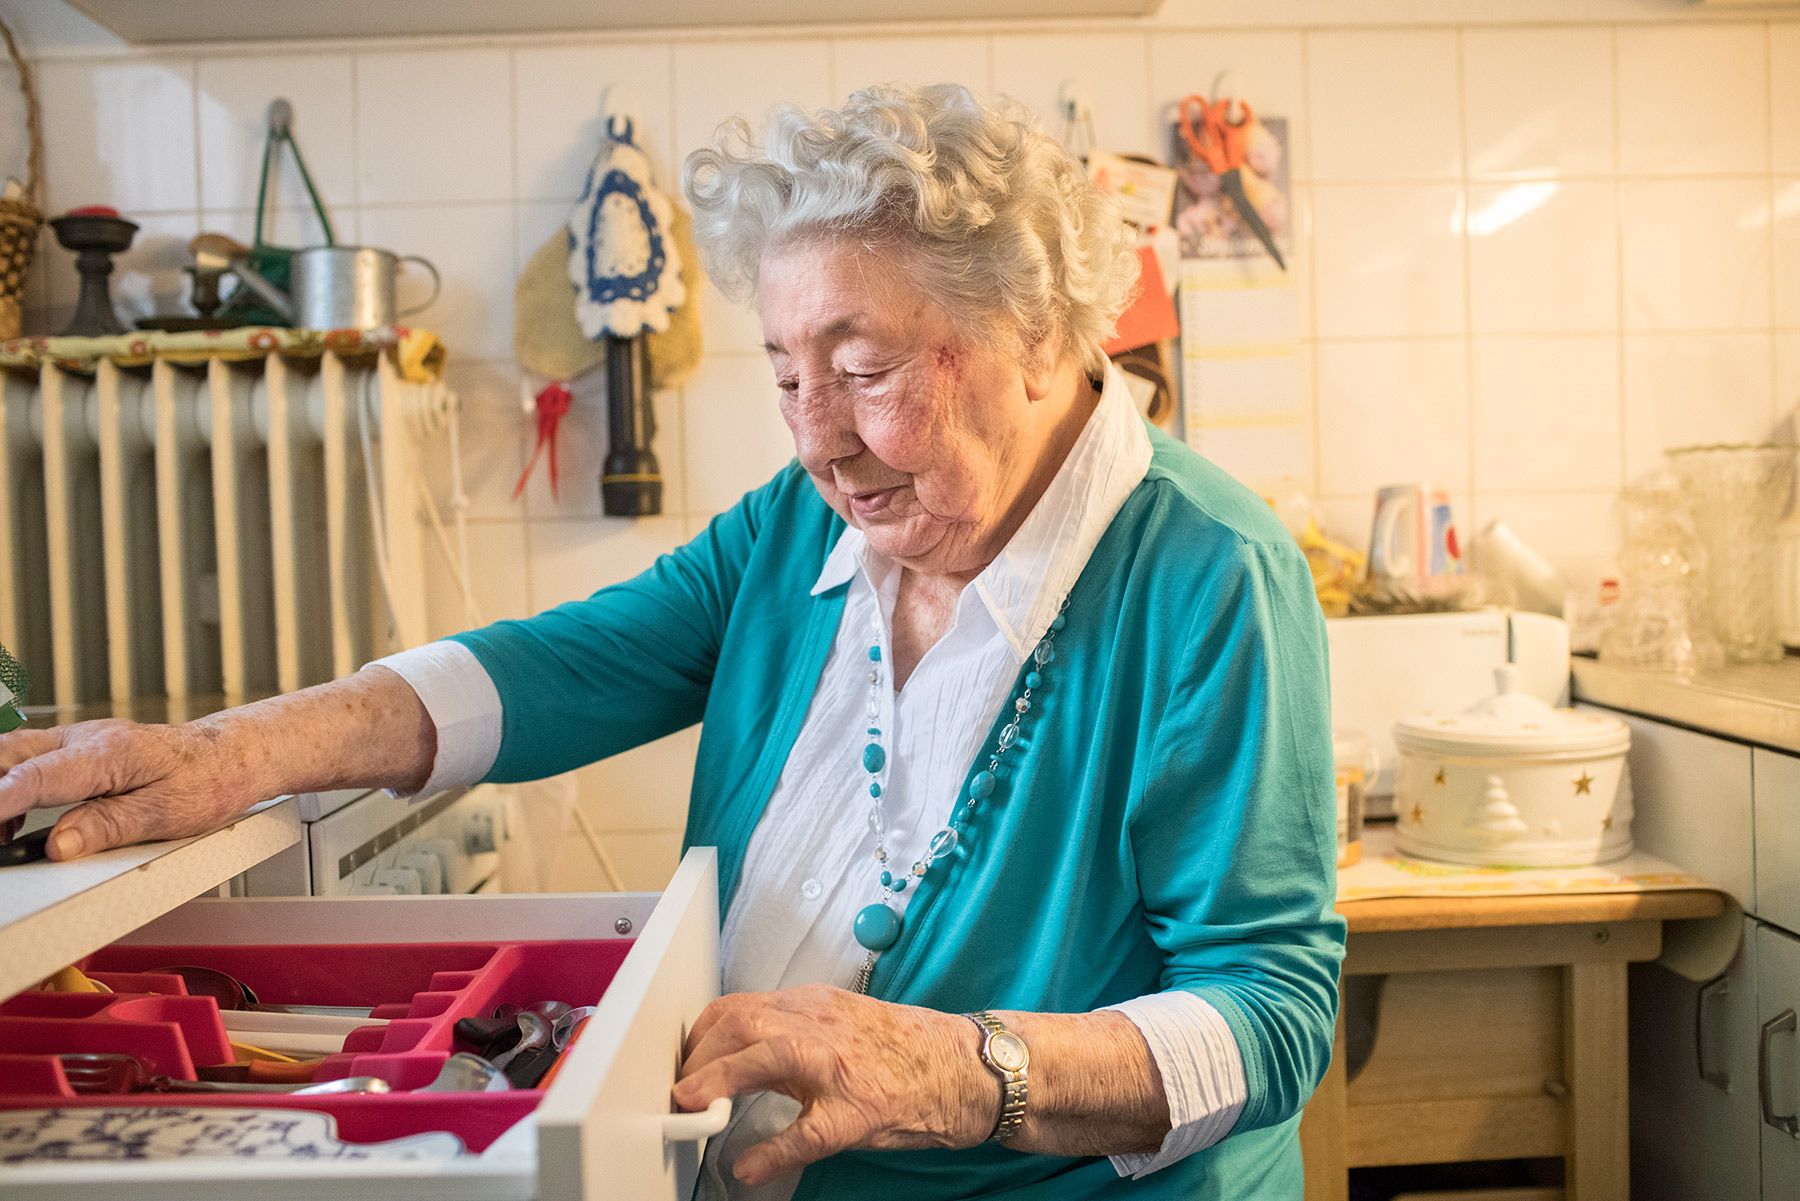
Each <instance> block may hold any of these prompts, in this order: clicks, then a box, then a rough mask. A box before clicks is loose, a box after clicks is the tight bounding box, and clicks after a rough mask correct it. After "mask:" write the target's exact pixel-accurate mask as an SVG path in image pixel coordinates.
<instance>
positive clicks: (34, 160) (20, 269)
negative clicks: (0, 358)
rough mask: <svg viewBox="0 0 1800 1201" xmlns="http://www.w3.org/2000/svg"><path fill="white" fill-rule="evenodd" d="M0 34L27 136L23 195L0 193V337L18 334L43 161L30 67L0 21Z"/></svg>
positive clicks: (38, 218) (39, 217)
mask: <svg viewBox="0 0 1800 1201" xmlns="http://www.w3.org/2000/svg"><path fill="white" fill-rule="evenodd" d="M0 38H4V39H5V41H6V52H7V54H9V55H10V56H11V57H12V61H13V66H14V67H15V68H17V69H18V72H19V91H20V92H21V93H22V94H23V95H24V97H25V124H26V128H27V133H28V136H29V137H30V149H29V151H28V155H27V158H26V176H27V178H26V181H25V195H24V196H23V197H22V198H20V199H17V200H11V199H8V198H6V197H4V196H0V340H4V339H7V338H16V337H18V336H19V331H20V322H21V320H22V313H21V310H20V304H19V301H20V298H21V297H22V296H23V295H24V293H25V276H26V274H27V273H28V272H29V271H30V270H31V256H32V255H33V254H34V253H35V252H36V251H37V238H38V226H40V225H42V224H43V223H44V213H43V210H42V209H40V208H39V207H38V203H39V200H40V198H39V195H38V188H39V187H40V184H41V180H42V176H43V165H44V134H43V121H42V118H41V116H40V114H39V111H38V98H37V85H36V84H35V83H34V82H33V81H32V78H31V68H30V66H29V65H27V64H26V62H25V57H24V55H22V54H20V53H19V44H18V43H17V42H15V41H13V33H12V30H10V29H8V28H7V27H6V23H5V22H4V21H0Z"/></svg>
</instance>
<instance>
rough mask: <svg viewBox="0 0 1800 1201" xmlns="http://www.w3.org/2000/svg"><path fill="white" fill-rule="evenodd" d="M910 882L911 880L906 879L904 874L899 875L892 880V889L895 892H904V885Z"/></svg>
mask: <svg viewBox="0 0 1800 1201" xmlns="http://www.w3.org/2000/svg"><path fill="white" fill-rule="evenodd" d="M911 883H912V881H911V880H908V879H907V878H906V877H905V876H901V877H900V878H899V879H898V880H895V881H894V891H895V892H905V891H906V886H907V885H908V884H911Z"/></svg>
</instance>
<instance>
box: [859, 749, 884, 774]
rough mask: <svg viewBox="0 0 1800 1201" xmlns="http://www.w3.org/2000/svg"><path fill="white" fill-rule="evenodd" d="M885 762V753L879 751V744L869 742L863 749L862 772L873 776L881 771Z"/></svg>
mask: <svg viewBox="0 0 1800 1201" xmlns="http://www.w3.org/2000/svg"><path fill="white" fill-rule="evenodd" d="M886 762H887V752H886V751H884V750H882V749H881V744H880V743H879V742H871V743H870V744H869V745H868V746H865V747H864V748H863V770H864V771H866V772H868V773H870V774H871V775H873V774H874V773H875V772H878V771H880V770H881V765H882V764H884V763H886Z"/></svg>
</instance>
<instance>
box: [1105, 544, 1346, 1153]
mask: <svg viewBox="0 0 1800 1201" xmlns="http://www.w3.org/2000/svg"><path fill="white" fill-rule="evenodd" d="M1194 600H1195V601H1196V602H1197V603H1195V605H1194V607H1193V609H1192V610H1188V611H1189V612H1192V613H1193V614H1194V618H1193V621H1192V623H1191V624H1190V625H1189V627H1188V631H1187V636H1186V639H1185V645H1184V646H1183V648H1182V651H1181V658H1180V662H1181V664H1182V666H1181V668H1180V669H1179V670H1178V674H1177V675H1176V677H1175V679H1174V681H1173V684H1172V686H1171V691H1170V695H1169V696H1168V698H1167V708H1166V710H1165V711H1164V713H1163V714H1162V716H1161V719H1160V721H1159V724H1158V728H1157V730H1156V733H1155V736H1154V739H1153V741H1152V746H1153V748H1154V749H1153V752H1152V755H1151V762H1150V765H1149V770H1148V773H1147V775H1146V777H1145V782H1144V791H1143V794H1142V797H1141V799H1140V801H1139V804H1138V805H1137V807H1136V810H1135V812H1134V813H1133V815H1132V817H1131V829H1130V838H1131V851H1132V856H1133V862H1134V866H1135V868H1136V871H1137V873H1138V877H1139V887H1140V891H1141V895H1142V898H1143V902H1144V906H1145V909H1146V912H1147V917H1148V921H1149V923H1150V928H1151V935H1152V937H1153V938H1154V939H1155V941H1156V943H1157V945H1158V947H1159V948H1160V950H1161V951H1162V953H1163V956H1164V969H1163V987H1164V988H1165V989H1176V988H1179V989H1186V990H1189V991H1192V992H1195V993H1197V994H1199V995H1200V996H1202V997H1204V998H1205V999H1206V1000H1207V1001H1208V1002H1210V1003H1211V1004H1212V1005H1213V1007H1214V1008H1216V1009H1217V1010H1218V1011H1219V1012H1220V1014H1222V1015H1223V1016H1224V1018H1225V1020H1226V1021H1227V1022H1228V1023H1229V1024H1230V1026H1231V1029H1232V1032H1233V1034H1234V1035H1235V1036H1236V1038H1237V1043H1238V1048H1239V1050H1240V1052H1241V1053H1242V1056H1243V1063H1244V1075H1245V1079H1246V1083H1247V1085H1248V1096H1247V1099H1246V1102H1245V1105H1244V1109H1243V1112H1242V1113H1241V1115H1240V1116H1239V1119H1238V1123H1237V1126H1236V1130H1238V1131H1243V1130H1254V1129H1258V1128H1261V1127H1266V1126H1272V1125H1275V1124H1277V1123H1280V1122H1282V1121H1285V1120H1286V1119H1288V1118H1289V1117H1291V1116H1293V1115H1294V1114H1296V1113H1298V1112H1299V1110H1300V1107H1301V1106H1303V1105H1304V1104H1305V1103H1306V1100H1307V1098H1308V1097H1310V1096H1311V1095H1312V1091H1313V1089H1314V1087H1315V1086H1316V1085H1317V1084H1318V1082H1319V1080H1320V1078H1321V1077H1323V1075H1324V1073H1325V1068H1326V1066H1327V1064H1328V1063H1329V1062H1330V1059H1331V1042H1332V1029H1333V1026H1334V1024H1335V1022H1336V1016H1337V983H1338V965H1339V962H1340V961H1341V959H1342V957H1343V946H1344V923H1343V920H1342V919H1341V918H1339V917H1338V916H1337V914H1336V913H1335V912H1334V909H1333V904H1334V900H1335V895H1336V880H1337V870H1336V863H1337V824H1336V780H1335V772H1334V768H1333V764H1332V749H1331V702H1330V693H1329V683H1328V676H1327V665H1326V650H1325V628H1324V622H1323V619H1322V618H1321V616H1320V614H1319V608H1318V604H1317V602H1316V601H1315V600H1314V599H1313V589H1312V578H1311V575H1310V573H1309V572H1308V570H1307V567H1306V562H1305V559H1304V558H1303V557H1302V556H1301V554H1300V552H1299V550H1298V549H1297V548H1295V547H1293V546H1292V545H1291V544H1290V545H1287V546H1277V545H1271V544H1264V543H1260V542H1239V543H1238V544H1237V553H1236V554H1235V555H1225V556H1221V557H1220V561H1219V562H1218V565H1217V566H1216V567H1214V568H1213V570H1212V571H1211V572H1210V573H1209V574H1208V576H1207V577H1206V578H1205V579H1204V581H1203V582H1202V585H1201V588H1200V595H1199V596H1197V597H1195V598H1194Z"/></svg>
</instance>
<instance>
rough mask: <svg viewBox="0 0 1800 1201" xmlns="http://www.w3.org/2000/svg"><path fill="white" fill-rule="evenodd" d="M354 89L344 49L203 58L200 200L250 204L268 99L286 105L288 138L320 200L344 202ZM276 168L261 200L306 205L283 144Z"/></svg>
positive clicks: (225, 205)
mask: <svg viewBox="0 0 1800 1201" xmlns="http://www.w3.org/2000/svg"><path fill="white" fill-rule="evenodd" d="M353 96H354V88H353V84H352V82H351V71H350V56H349V55H346V54H296V55H281V56H276V55H259V56H256V57H246V58H203V59H201V60H200V65H199V77H198V102H199V108H200V204H201V207H203V208H209V209H236V208H244V209H248V208H254V207H255V206H256V192H257V185H258V182H259V180H260V178H261V173H262V165H263V143H264V141H265V139H266V137H267V134H268V128H269V126H268V112H269V103H270V101H272V100H274V99H276V98H277V97H282V98H285V99H286V100H287V101H288V103H289V104H291V105H292V106H293V110H294V118H293V132H294V141H295V143H296V144H298V145H299V147H300V153H301V154H302V155H304V156H305V159H306V170H307V173H308V174H309V175H311V176H312V181H313V186H314V187H316V188H318V189H319V196H320V199H322V200H324V202H325V203H326V205H327V206H330V205H334V204H336V205H343V206H345V207H349V206H350V205H351V204H352V203H353V202H354V201H355V197H356V169H355V145H354V140H353V139H352V137H351V136H350V131H351V128H352V121H353V116H352V114H353V111H354V110H353V103H352V99H353ZM280 151H281V159H280V162H281V171H280V174H279V175H277V174H276V173H275V172H273V171H271V172H270V173H269V174H270V177H271V179H272V180H273V183H272V185H271V194H270V197H269V202H270V204H272V205H275V206H287V207H295V208H300V207H305V206H307V205H309V203H310V202H309V201H308V199H307V195H306V185H305V183H304V182H303V181H302V180H301V178H300V173H299V171H298V170H297V169H296V168H295V166H294V156H293V154H292V152H291V148H290V147H287V146H283V147H281V148H280Z"/></svg>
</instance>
